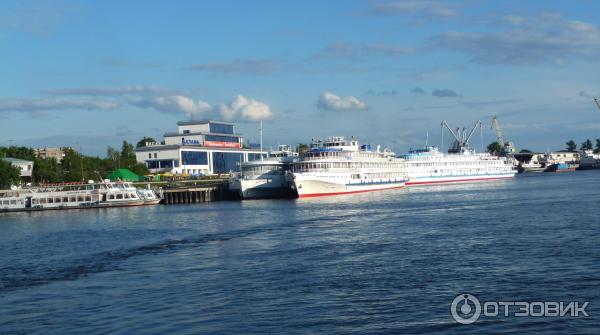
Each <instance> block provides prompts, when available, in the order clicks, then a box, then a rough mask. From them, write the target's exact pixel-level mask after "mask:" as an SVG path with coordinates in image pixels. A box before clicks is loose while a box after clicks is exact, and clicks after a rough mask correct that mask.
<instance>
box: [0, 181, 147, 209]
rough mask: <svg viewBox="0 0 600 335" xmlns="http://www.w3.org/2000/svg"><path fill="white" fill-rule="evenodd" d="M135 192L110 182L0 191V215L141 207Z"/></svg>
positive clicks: (141, 201)
mask: <svg viewBox="0 0 600 335" xmlns="http://www.w3.org/2000/svg"><path fill="white" fill-rule="evenodd" d="M143 204H144V201H143V200H142V199H140V198H139V196H138V194H137V193H136V192H135V191H131V190H128V189H125V188H121V187H119V186H117V185H115V184H113V183H109V182H101V183H88V184H56V185H45V186H43V187H37V188H26V189H19V190H7V191H0V212H22V211H37V210H56V209H85V208H107V207H126V206H140V205H143Z"/></svg>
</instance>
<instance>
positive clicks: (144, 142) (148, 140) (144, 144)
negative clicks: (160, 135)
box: [135, 136, 156, 148]
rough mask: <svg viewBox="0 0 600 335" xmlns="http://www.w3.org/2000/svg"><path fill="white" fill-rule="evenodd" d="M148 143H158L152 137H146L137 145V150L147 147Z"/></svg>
mask: <svg viewBox="0 0 600 335" xmlns="http://www.w3.org/2000/svg"><path fill="white" fill-rule="evenodd" d="M147 142H152V143H156V140H155V139H153V138H152V137H146V136H144V138H142V139H141V140H139V141H138V142H137V144H136V145H135V147H136V148H142V147H145V146H146V143H147Z"/></svg>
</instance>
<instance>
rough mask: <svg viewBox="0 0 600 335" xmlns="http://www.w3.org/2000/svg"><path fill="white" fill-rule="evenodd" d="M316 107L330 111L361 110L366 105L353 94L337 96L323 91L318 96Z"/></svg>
mask: <svg viewBox="0 0 600 335" xmlns="http://www.w3.org/2000/svg"><path fill="white" fill-rule="evenodd" d="M317 107H319V108H321V109H324V110H331V111H345V110H361V109H365V108H367V105H366V104H365V103H364V102H362V101H360V100H358V99H357V98H356V97H354V96H347V97H339V96H337V95H335V94H333V93H331V92H323V93H321V95H320V96H319V101H318V102H317Z"/></svg>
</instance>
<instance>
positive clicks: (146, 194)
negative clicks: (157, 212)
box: [137, 188, 161, 205]
mask: <svg viewBox="0 0 600 335" xmlns="http://www.w3.org/2000/svg"><path fill="white" fill-rule="evenodd" d="M137 193H138V195H139V196H140V198H141V199H142V200H144V205H157V204H159V203H160V200H161V199H160V197H159V196H158V195H157V194H156V192H154V191H153V190H151V189H150V188H142V189H138V190H137Z"/></svg>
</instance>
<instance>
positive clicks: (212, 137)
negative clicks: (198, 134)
mask: <svg viewBox="0 0 600 335" xmlns="http://www.w3.org/2000/svg"><path fill="white" fill-rule="evenodd" d="M204 140H205V141H215V142H232V143H238V142H239V137H235V136H219V135H205V136H204Z"/></svg>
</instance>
